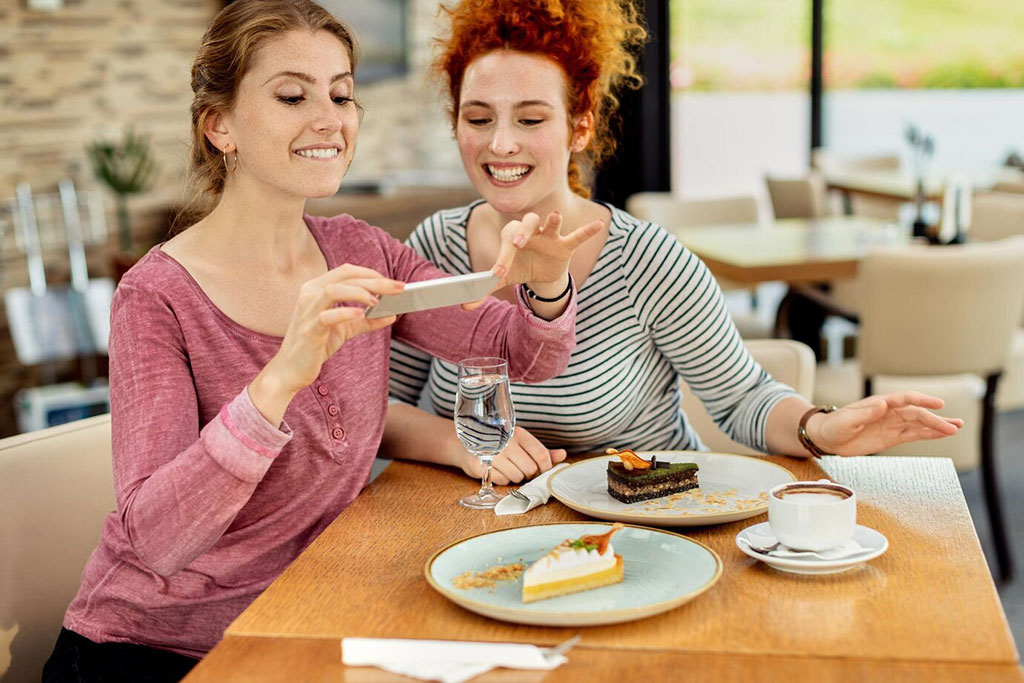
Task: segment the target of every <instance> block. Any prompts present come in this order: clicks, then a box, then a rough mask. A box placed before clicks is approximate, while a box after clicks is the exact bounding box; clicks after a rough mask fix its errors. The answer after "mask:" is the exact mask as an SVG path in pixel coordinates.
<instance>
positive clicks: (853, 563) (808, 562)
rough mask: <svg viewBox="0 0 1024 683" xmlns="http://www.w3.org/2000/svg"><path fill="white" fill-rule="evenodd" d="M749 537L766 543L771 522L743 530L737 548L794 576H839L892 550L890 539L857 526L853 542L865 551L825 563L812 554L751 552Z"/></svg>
mask: <svg viewBox="0 0 1024 683" xmlns="http://www.w3.org/2000/svg"><path fill="white" fill-rule="evenodd" d="M748 535H753V537H754V538H756V539H757V541H758V542H763V539H764V538H766V537H770V538H774V537H773V536H772V530H771V527H769V526H768V522H761V523H760V524H754V525H753V526H748V527H747V528H746V529H743V530H742V531H740V532H739V533H738V534H736V547H737V548H739V549H740V550H742V551H743V553H744V554H745V555H749V556H750V557H753V558H754V559H755V560H761V561H762V562H764V563H765V564H767V565H768V566H770V567H774V568H775V569H778V570H780V571H784V572H792V573H793V574H838V573H839V572H845V571H849V570H851V569H853V568H854V567H857V566H859V565H861V564H863V563H865V562H867V561H868V560H873V559H875V558H876V557H878V556H879V555H881V554H882V553H884V552H885V551H886V550H887V549H888V548H889V540H888V539H887V538H886V537H885V536H884V535H883V534H882V533H880V532H878V531H875V530H874V529H871V528H869V527H866V526H861V525H860V524H858V525H857V526H856V527H855V528H854V530H853V540H854V541H856V542H857V543H858V544H860V546H861V547H862V548H864V552H858V553H857V554H856V555H850V556H849V557H840V558H838V559H835V560H825V559H822V558H820V557H814V556H813V555H809V556H804V557H775V556H773V555H766V554H765V553H761V552H756V551H754V550H751V548H750V546H751V543H750V541H748V540H747V537H748Z"/></svg>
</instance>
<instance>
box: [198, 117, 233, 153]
mask: <svg viewBox="0 0 1024 683" xmlns="http://www.w3.org/2000/svg"><path fill="white" fill-rule="evenodd" d="M203 134H204V135H205V136H206V139H207V140H209V141H210V144H211V145H213V146H214V147H216V148H217V149H219V150H220V151H222V152H233V151H235V145H234V143H232V142H231V133H230V132H229V131H228V126H227V122H226V121H225V120H224V116H223V115H222V114H221V113H220V112H219V111H212V112H210V113H209V114H207V116H206V119H205V120H204V121H203Z"/></svg>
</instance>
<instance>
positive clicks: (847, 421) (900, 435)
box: [807, 391, 964, 455]
mask: <svg viewBox="0 0 1024 683" xmlns="http://www.w3.org/2000/svg"><path fill="white" fill-rule="evenodd" d="M943 405H944V402H943V400H942V399H941V398H936V397H934V396H929V395H927V394H922V393H919V392H916V391H901V392H896V393H892V394H884V395H881V396H869V397H867V398H864V399H861V400H859V401H856V402H854V403H851V404H849V405H846V406H843V407H842V408H840V409H839V410H836V411H835V412H832V413H826V414H822V415H818V416H815V417H814V418H812V420H811V421H810V422H809V423H808V425H807V430H808V435H809V436H810V437H811V440H812V441H813V442H814V443H815V445H817V446H818V447H819V448H821V449H822V450H823V451H825V452H826V453H835V454H836V455H866V454H868V453H877V452H878V451H882V450H885V449H886V448H890V447H892V446H896V445H898V444H901V443H906V442H908V441H918V440H922V439H941V438H942V437H944V436H952V435H953V434H956V433H957V432H958V431H959V430H960V427H962V426H963V424H964V421H963V420H961V419H960V418H946V417H941V416H939V415H936V414H935V413H933V412H931V411H932V410H937V409H939V408H941V407H942V406H943Z"/></svg>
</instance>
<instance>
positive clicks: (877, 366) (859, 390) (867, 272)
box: [814, 237, 1024, 580]
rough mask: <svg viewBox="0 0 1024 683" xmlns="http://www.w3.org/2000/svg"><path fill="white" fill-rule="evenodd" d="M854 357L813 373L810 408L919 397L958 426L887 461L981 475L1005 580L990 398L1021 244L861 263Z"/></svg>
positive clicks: (1023, 266) (1023, 261) (883, 252)
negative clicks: (930, 463)
mask: <svg viewBox="0 0 1024 683" xmlns="http://www.w3.org/2000/svg"><path fill="white" fill-rule="evenodd" d="M858 279H859V282H860V293H861V300H860V334H859V341H858V344H857V347H858V348H857V358H856V359H855V360H852V361H849V362H846V363H843V364H842V365H838V366H837V365H819V366H818V369H817V373H816V381H815V391H814V402H815V403H818V404H829V403H831V404H836V405H843V404H846V403H850V402H852V401H854V400H857V399H859V398H861V397H863V396H866V395H869V394H872V393H886V392H890V391H899V390H917V391H923V392H926V393H929V394H932V395H935V396H939V397H940V398H942V399H944V400H945V401H946V406H945V408H944V409H943V410H940V411H938V412H939V413H940V414H942V415H946V416H955V417H962V418H964V421H965V425H964V428H963V429H961V430H960V433H959V434H957V435H955V436H952V437H948V438H945V439H939V440H935V441H918V442H914V443H909V444H902V445H900V446H897V447H895V448H891V449H888V450H886V451H884V454H886V455H930V456H944V457H950V458H952V459H953V463H954V465H955V466H956V468H957V470H958V471H961V472H962V471H966V470H969V469H973V468H975V467H977V466H978V465H980V466H981V474H982V484H983V487H984V491H985V503H986V508H987V511H988V517H989V521H990V523H991V526H992V535H993V538H994V539H995V546H996V547H995V550H996V560H997V565H998V569H999V575H1000V577H1001V578H1002V579H1003V580H1010V579H1011V578H1012V577H1013V572H1014V567H1013V565H1014V562H1013V556H1012V551H1011V549H1010V546H1009V540H1008V537H1007V533H1006V525H1005V522H1004V519H1003V514H1002V508H1001V505H1000V500H999V489H998V482H997V475H996V454H995V452H994V434H993V429H994V421H995V417H996V408H995V396H996V391H997V389H998V387H999V380H1000V376H1001V374H1002V373H1003V372H1004V370H1005V367H1006V362H1007V357H1008V351H1009V349H1010V345H1011V339H1012V337H1013V334H1014V331H1015V330H1016V328H1017V326H1018V325H1019V323H1020V317H1021V311H1022V310H1024V237H1014V238H1009V239H1006V240H1001V241H999V242H991V243H984V244H967V245H958V246H940V247H927V246H918V247H910V248H901V249H894V248H885V249H877V250H874V251H872V252H870V253H869V254H868V255H867V257H866V258H865V259H864V261H863V262H862V264H861V267H860V271H859V274H858Z"/></svg>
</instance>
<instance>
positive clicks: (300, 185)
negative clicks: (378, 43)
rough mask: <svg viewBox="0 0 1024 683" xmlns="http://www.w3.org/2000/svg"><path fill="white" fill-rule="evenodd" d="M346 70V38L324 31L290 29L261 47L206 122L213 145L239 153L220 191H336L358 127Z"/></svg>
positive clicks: (320, 193)
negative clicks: (228, 103) (231, 99)
mask: <svg viewBox="0 0 1024 683" xmlns="http://www.w3.org/2000/svg"><path fill="white" fill-rule="evenodd" d="M351 72H352V68H351V61H350V59H349V55H348V52H347V51H346V49H345V46H344V45H343V44H342V43H341V41H340V40H338V38H337V37H335V36H334V35H332V34H330V33H328V32H326V31H317V32H315V33H310V32H309V31H289V32H287V33H284V34H282V35H281V36H279V37H276V38H272V39H270V40H268V41H267V42H266V43H265V44H264V45H263V46H262V47H260V49H259V51H258V52H257V53H256V57H255V59H254V60H253V64H252V68H250V70H249V71H248V73H246V74H245V76H244V77H243V78H242V81H241V83H239V86H238V93H237V95H236V97H235V103H234V106H233V107H232V108H231V110H230V111H229V112H225V113H224V114H223V115H221V116H213V117H211V118H210V119H209V122H208V125H207V130H206V133H207V137H208V138H209V139H210V141H211V142H212V143H213V144H214V145H215V146H216V147H217V148H218V149H221V150H225V151H227V152H229V153H230V152H233V151H236V150H237V153H238V165H237V167H236V168H235V170H234V171H233V172H232V173H230V174H229V175H228V179H227V183H226V185H225V192H227V191H230V190H231V189H232V187H233V186H234V187H238V188H245V189H246V190H250V191H256V192H259V193H260V195H261V196H272V195H285V196H289V197H302V198H306V197H326V196H330V195H332V194H334V193H335V192H337V190H338V186H339V185H340V184H341V179H342V178H343V177H344V175H345V172H346V171H347V170H348V166H349V163H351V161H352V155H353V153H354V152H355V142H356V133H357V132H358V130H359V113H358V111H357V109H356V106H355V102H354V101H353V99H352V98H353V96H354V93H353V85H354V84H353V77H352V73H351Z"/></svg>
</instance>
